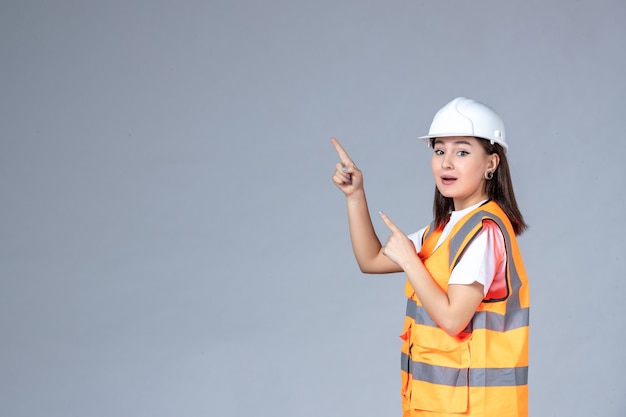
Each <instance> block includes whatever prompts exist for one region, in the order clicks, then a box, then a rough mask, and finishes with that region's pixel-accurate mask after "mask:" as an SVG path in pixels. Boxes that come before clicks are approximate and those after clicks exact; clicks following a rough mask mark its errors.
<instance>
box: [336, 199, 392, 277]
mask: <svg viewBox="0 0 626 417" xmlns="http://www.w3.org/2000/svg"><path fill="white" fill-rule="evenodd" d="M346 204H347V209H348V225H349V228H350V240H351V241H352V250H353V251H354V256H355V258H356V261H357V263H358V264H359V268H360V269H361V271H362V272H365V273H388V272H399V271H400V268H399V267H398V266H397V265H395V264H394V263H393V262H390V261H389V260H388V259H387V258H386V257H385V256H384V255H383V254H382V253H381V248H382V244H381V243H380V240H379V239H378V236H377V235H376V232H375V230H374V226H373V224H372V219H371V217H370V213H369V208H368V206H367V199H366V197H365V192H364V191H363V190H359V191H357V192H355V193H353V194H351V195H350V196H348V197H347V198H346Z"/></svg>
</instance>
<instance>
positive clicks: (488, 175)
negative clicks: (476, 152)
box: [485, 171, 493, 180]
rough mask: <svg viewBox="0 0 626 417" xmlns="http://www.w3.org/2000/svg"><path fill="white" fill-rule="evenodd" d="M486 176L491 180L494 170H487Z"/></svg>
mask: <svg viewBox="0 0 626 417" xmlns="http://www.w3.org/2000/svg"><path fill="white" fill-rule="evenodd" d="M485 178H487V180H490V179H492V178H493V171H487V172H486V173H485Z"/></svg>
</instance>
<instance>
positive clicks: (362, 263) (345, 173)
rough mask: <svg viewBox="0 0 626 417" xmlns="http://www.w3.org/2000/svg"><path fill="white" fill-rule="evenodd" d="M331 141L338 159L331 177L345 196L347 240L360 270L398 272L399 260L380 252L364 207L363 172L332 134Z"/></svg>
mask: <svg viewBox="0 0 626 417" xmlns="http://www.w3.org/2000/svg"><path fill="white" fill-rule="evenodd" d="M331 142H332V143H333V145H334V146H335V149H336V150H337V154H338V155H339V159H340V161H341V162H338V163H337V165H336V166H335V172H334V174H333V177H332V180H333V182H334V183H335V185H336V186H337V188H339V189H340V190H341V191H342V192H343V193H344V195H345V196H346V204H347V208H348V225H349V228H350V240H351V241H352V250H353V251H354V256H355V257H356V261H357V263H358V264H359V268H360V269H361V271H362V272H364V273H369V274H385V273H390V272H401V271H402V269H401V268H400V267H399V266H398V264H396V263H395V262H392V261H391V260H390V259H389V258H387V257H386V256H385V255H384V254H383V253H382V245H381V243H380V240H379V239H378V236H376V232H375V231H374V226H373V225H372V220H371V218H370V213H369V209H368V207H367V199H366V198H365V190H364V188H363V173H362V172H361V171H360V170H359V169H358V168H357V167H356V165H355V164H354V162H353V161H352V159H351V158H350V156H348V153H347V152H346V151H345V150H344V149H343V147H342V146H341V144H340V143H339V141H337V139H335V138H332V139H331Z"/></svg>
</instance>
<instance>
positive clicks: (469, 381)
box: [402, 353, 528, 387]
mask: <svg viewBox="0 0 626 417" xmlns="http://www.w3.org/2000/svg"><path fill="white" fill-rule="evenodd" d="M402 370H403V371H405V372H410V373H411V377H412V378H413V379H414V380H416V381H417V380H419V381H425V382H429V383H432V384H438V385H447V386H451V387H464V386H468V385H469V386H470V387H515V386H521V385H527V384H528V367H527V366H520V367H516V368H450V367H447V366H437V365H430V364H427V363H423V362H413V361H412V360H411V359H410V358H409V356H408V355H407V354H405V353H403V354H402Z"/></svg>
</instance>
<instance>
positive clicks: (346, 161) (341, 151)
mask: <svg viewBox="0 0 626 417" xmlns="http://www.w3.org/2000/svg"><path fill="white" fill-rule="evenodd" d="M330 141H331V142H332V143H333V145H334V146H335V150H336V151H337V153H338V154H339V157H340V158H341V163H342V164H343V165H344V166H350V165H354V162H352V159H351V158H350V156H348V153H347V152H346V151H345V149H343V147H342V146H341V144H340V143H339V141H338V140H337V139H335V138H330Z"/></svg>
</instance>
